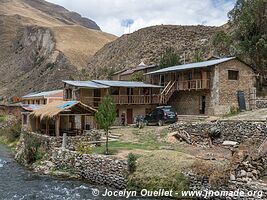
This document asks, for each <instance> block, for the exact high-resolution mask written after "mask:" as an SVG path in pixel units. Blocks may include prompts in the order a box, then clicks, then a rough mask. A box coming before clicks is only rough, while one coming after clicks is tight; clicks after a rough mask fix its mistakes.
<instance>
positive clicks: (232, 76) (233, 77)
mask: <svg viewBox="0 0 267 200" xmlns="http://www.w3.org/2000/svg"><path fill="white" fill-rule="evenodd" d="M238 75H239V72H238V71H234V70H228V80H238Z"/></svg>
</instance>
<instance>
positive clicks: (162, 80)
mask: <svg viewBox="0 0 267 200" xmlns="http://www.w3.org/2000/svg"><path fill="white" fill-rule="evenodd" d="M164 84H165V77H164V74H161V75H160V85H161V86H165V85H164Z"/></svg>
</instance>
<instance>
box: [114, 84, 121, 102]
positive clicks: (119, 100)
mask: <svg viewBox="0 0 267 200" xmlns="http://www.w3.org/2000/svg"><path fill="white" fill-rule="evenodd" d="M115 103H118V104H120V103H121V88H120V87H119V99H118V102H115Z"/></svg>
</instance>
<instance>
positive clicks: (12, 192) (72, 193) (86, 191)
mask: <svg viewBox="0 0 267 200" xmlns="http://www.w3.org/2000/svg"><path fill="white" fill-rule="evenodd" d="M94 188H97V189H98V190H100V194H104V191H105V188H104V187H100V186H93V185H90V184H87V183H84V182H81V181H73V180H64V179H59V178H54V177H51V176H46V175H39V174H36V173H33V172H31V171H29V170H27V169H25V168H24V167H22V166H20V165H19V164H17V163H16V162H15V161H14V159H13V157H12V156H11V154H10V152H9V151H8V149H7V148H5V147H4V146H3V145H0V199H1V200H37V199H38V200H51V199H53V200H90V199H96V200H105V199H109V200H113V199H114V200H115V199H125V198H116V197H103V196H98V197H95V196H93V195H92V189H94ZM134 199H140V198H134Z"/></svg>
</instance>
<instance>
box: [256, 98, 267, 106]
mask: <svg viewBox="0 0 267 200" xmlns="http://www.w3.org/2000/svg"><path fill="white" fill-rule="evenodd" d="M256 108H267V100H266V99H265V100H263V99H258V100H256Z"/></svg>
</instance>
